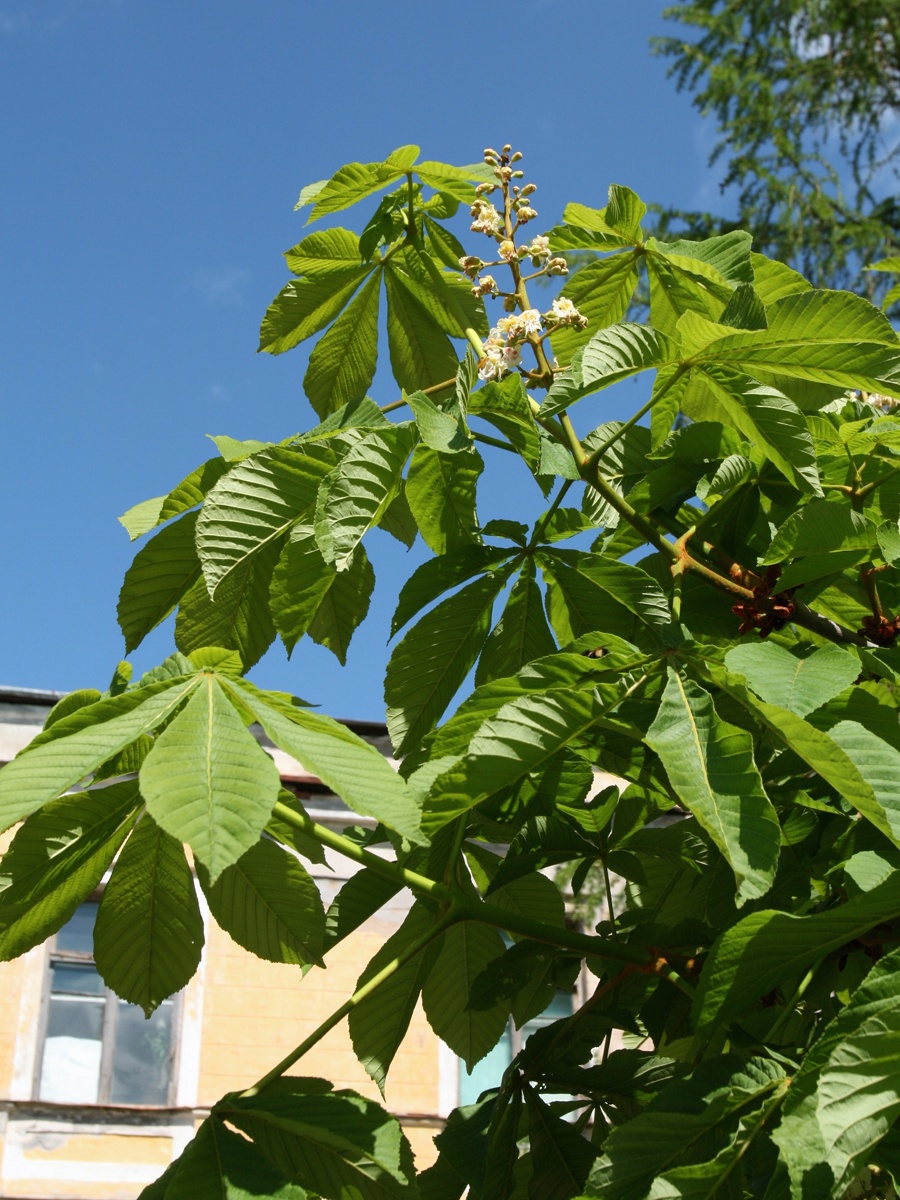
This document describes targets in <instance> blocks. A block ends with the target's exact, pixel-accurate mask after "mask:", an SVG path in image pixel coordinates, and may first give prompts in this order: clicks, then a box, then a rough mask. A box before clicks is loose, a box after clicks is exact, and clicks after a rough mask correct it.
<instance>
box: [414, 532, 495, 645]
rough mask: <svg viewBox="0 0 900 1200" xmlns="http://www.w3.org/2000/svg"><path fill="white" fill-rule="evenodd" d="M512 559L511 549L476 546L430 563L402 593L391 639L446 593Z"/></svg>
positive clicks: (419, 568) (431, 560) (442, 556)
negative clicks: (474, 576) (408, 622)
mask: <svg viewBox="0 0 900 1200" xmlns="http://www.w3.org/2000/svg"><path fill="white" fill-rule="evenodd" d="M510 555H511V551H510V549H509V548H508V547H495V546H479V545H474V544H473V545H469V546H463V547H461V548H460V549H459V550H457V551H456V552H455V553H454V554H442V555H437V556H436V557H434V558H429V559H426V561H425V562H424V563H422V565H421V566H420V567H417V568H416V569H415V571H413V573H412V575H410V577H409V579H407V581H406V583H404V585H403V587H402V588H401V589H400V596H399V598H398V601H397V609H396V611H395V613H394V616H393V619H392V620H391V637H393V636H394V634H395V633H396V632H397V630H398V629H402V628H403V626H404V625H405V624H406V623H407V621H410V620H412V618H413V617H414V616H415V615H416V613H417V612H420V611H421V610H422V609H423V608H425V606H426V605H428V604H430V603H431V602H432V600H436V599H437V598H438V596H440V595H441V593H442V592H448V591H450V589H451V588H454V587H457V586H458V585H459V584H460V583H465V581H466V580H467V579H471V578H472V576H473V575H480V574H482V573H483V572H485V571H489V570H491V568H492V567H495V566H497V564H498V563H501V562H503V561H504V559H507V558H509V557H510Z"/></svg>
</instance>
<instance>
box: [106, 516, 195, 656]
mask: <svg viewBox="0 0 900 1200" xmlns="http://www.w3.org/2000/svg"><path fill="white" fill-rule="evenodd" d="M196 523H197V515H196V513H192V512H189V513H185V515H184V516H183V517H179V518H178V520H177V521H173V522H172V524H171V525H168V526H166V528H165V529H163V530H161V531H160V532H159V533H158V534H157V535H156V537H155V538H153V539H152V541H150V542H148V543H147V545H146V546H144V548H143V549H142V550H140V551H138V553H137V554H136V555H135V558H134V562H132V564H131V566H130V567H129V568H128V570H127V571H126V572H125V578H124V580H123V582H122V590H121V591H120V592H119V604H118V608H117V614H118V618H119V628H120V629H121V630H122V633H123V634H124V635H125V653H126V654H130V653H131V651H132V650H135V649H137V647H138V646H139V645H140V644H141V642H142V641H143V640H144V638H145V637H146V636H147V634H148V633H149V632H150V630H151V629H154V628H155V627H156V626H157V625H158V624H159V623H160V621H164V620H165V619H166V617H167V616H168V615H169V613H170V612H171V611H172V609H173V608H175V606H176V605H177V604H178V603H180V601H181V599H182V597H183V596H184V594H185V592H187V591H188V589H189V588H190V587H191V586H192V585H193V584H194V583H195V582H196V580H197V579H198V578H199V576H200V560H199V559H198V557H197V550H196V547H195V545H194V529H195V526H196Z"/></svg>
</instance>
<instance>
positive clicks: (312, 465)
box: [196, 442, 335, 598]
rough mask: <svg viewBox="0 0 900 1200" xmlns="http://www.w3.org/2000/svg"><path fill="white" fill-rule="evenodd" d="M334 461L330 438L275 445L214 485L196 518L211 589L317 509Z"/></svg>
mask: <svg viewBox="0 0 900 1200" xmlns="http://www.w3.org/2000/svg"><path fill="white" fill-rule="evenodd" d="M334 465H335V458H334V451H333V450H332V449H331V448H330V447H329V446H328V445H327V444H325V443H319V442H310V443H304V444H303V445H302V446H301V447H286V446H273V447H271V448H270V449H268V450H264V451H263V452H262V453H261V454H254V455H252V456H251V457H250V458H247V459H244V460H243V462H240V463H239V464H238V465H237V466H236V467H234V469H233V470H231V471H229V473H228V474H227V475H226V476H225V477H224V478H223V479H222V480H221V481H220V482H219V484H217V485H216V487H214V488H213V490H212V492H211V493H210V495H209V497H208V498H207V500H206V503H205V504H204V505H203V508H202V510H201V512H200V515H199V517H198V519H197V534H196V542H197V551H198V553H199V556H200V562H201V564H202V566H203V574H204V578H205V580H206V585H207V587H208V589H209V594H210V596H212V597H213V598H215V593H216V590H217V589H218V587H219V586H220V584H221V583H222V581H223V580H224V579H225V577H226V576H227V575H228V574H229V573H230V572H231V571H234V570H235V569H236V568H237V567H239V566H241V565H242V564H243V563H244V562H246V560H247V559H248V558H250V557H251V556H253V555H254V554H257V553H258V552H259V551H260V550H262V549H263V548H264V547H266V546H268V545H271V544H272V543H274V542H276V541H278V539H279V538H280V537H282V535H283V534H285V533H287V531H288V530H289V529H290V528H291V527H292V526H293V525H295V524H297V523H299V522H301V521H305V523H307V524H309V523H310V517H311V516H312V514H313V513H314V511H315V504H316V497H317V495H318V491H319V484H320V483H321V481H322V480H323V479H324V478H325V476H326V475H327V474H328V473H329V471H331V469H332V468H333V467H334Z"/></svg>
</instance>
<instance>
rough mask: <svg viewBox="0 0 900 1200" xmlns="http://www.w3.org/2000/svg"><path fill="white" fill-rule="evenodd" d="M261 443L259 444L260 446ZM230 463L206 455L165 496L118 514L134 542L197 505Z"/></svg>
mask: <svg viewBox="0 0 900 1200" xmlns="http://www.w3.org/2000/svg"><path fill="white" fill-rule="evenodd" d="M262 445H263V443H259V448H260V449H261V448H262ZM230 466H231V463H230V461H228V460H227V459H226V458H225V457H224V456H223V457H219V458H209V459H207V460H206V462H205V463H201V464H200V466H199V467H195V468H194V470H193V471H191V473H190V474H189V475H186V476H185V477H184V479H182V481H181V483H179V484H177V485H176V486H175V487H174V488H173V489H172V490H171V492H169V494H168V495H166V496H155V497H154V498H153V499H152V500H143V501H142V502H141V503H140V504H135V505H134V507H133V508H129V509H128V511H127V512H125V513H123V514H122V516H121V517H119V521H120V523H121V524H122V525H124V526H125V529H126V531H127V532H128V536H129V537H130V538H131V540H132V541H134V540H135V539H136V538H139V537H143V535H144V534H145V533H149V532H150V530H151V529H155V528H156V526H157V525H161V524H162V523H163V522H164V521H169V520H171V519H172V517H177V516H179V515H180V514H181V513H183V512H187V510H188V509H189V508H194V507H195V506H196V505H198V504H199V503H200V502H201V500H203V498H204V497H205V496H207V495H208V494H209V492H210V491H212V489H213V487H214V486H215V485H216V484H217V483H218V481H219V480H220V479H221V478H222V476H223V475H224V474H225V472H226V471H227V470H228V469H229V467H230Z"/></svg>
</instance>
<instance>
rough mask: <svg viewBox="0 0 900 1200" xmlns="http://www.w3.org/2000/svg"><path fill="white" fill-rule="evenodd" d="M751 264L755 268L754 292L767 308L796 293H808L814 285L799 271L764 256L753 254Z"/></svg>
mask: <svg viewBox="0 0 900 1200" xmlns="http://www.w3.org/2000/svg"><path fill="white" fill-rule="evenodd" d="M750 264H751V266H752V268H753V290H754V291H755V292H756V294H757V296H759V298H760V300H762V302H763V304H764V305H765V306H766V308H768V307H769V305H770V304H774V303H775V301H776V300H781V299H783V297H785V296H790V295H792V294H793V293H794V292H808V291H810V289H811V286H812V285H811V284H810V283H809V282H808V281H807V280H806V279H804V278H803V276H802V275H801V274H800V272H799V271H795V270H793V269H792V268H791V267H789V266H787V265H786V264H785V263H781V262H777V261H776V260H775V259H772V258H766V256H765V255H764V254H757V253H756V252H755V251H754V252H753V253H751V255H750Z"/></svg>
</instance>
